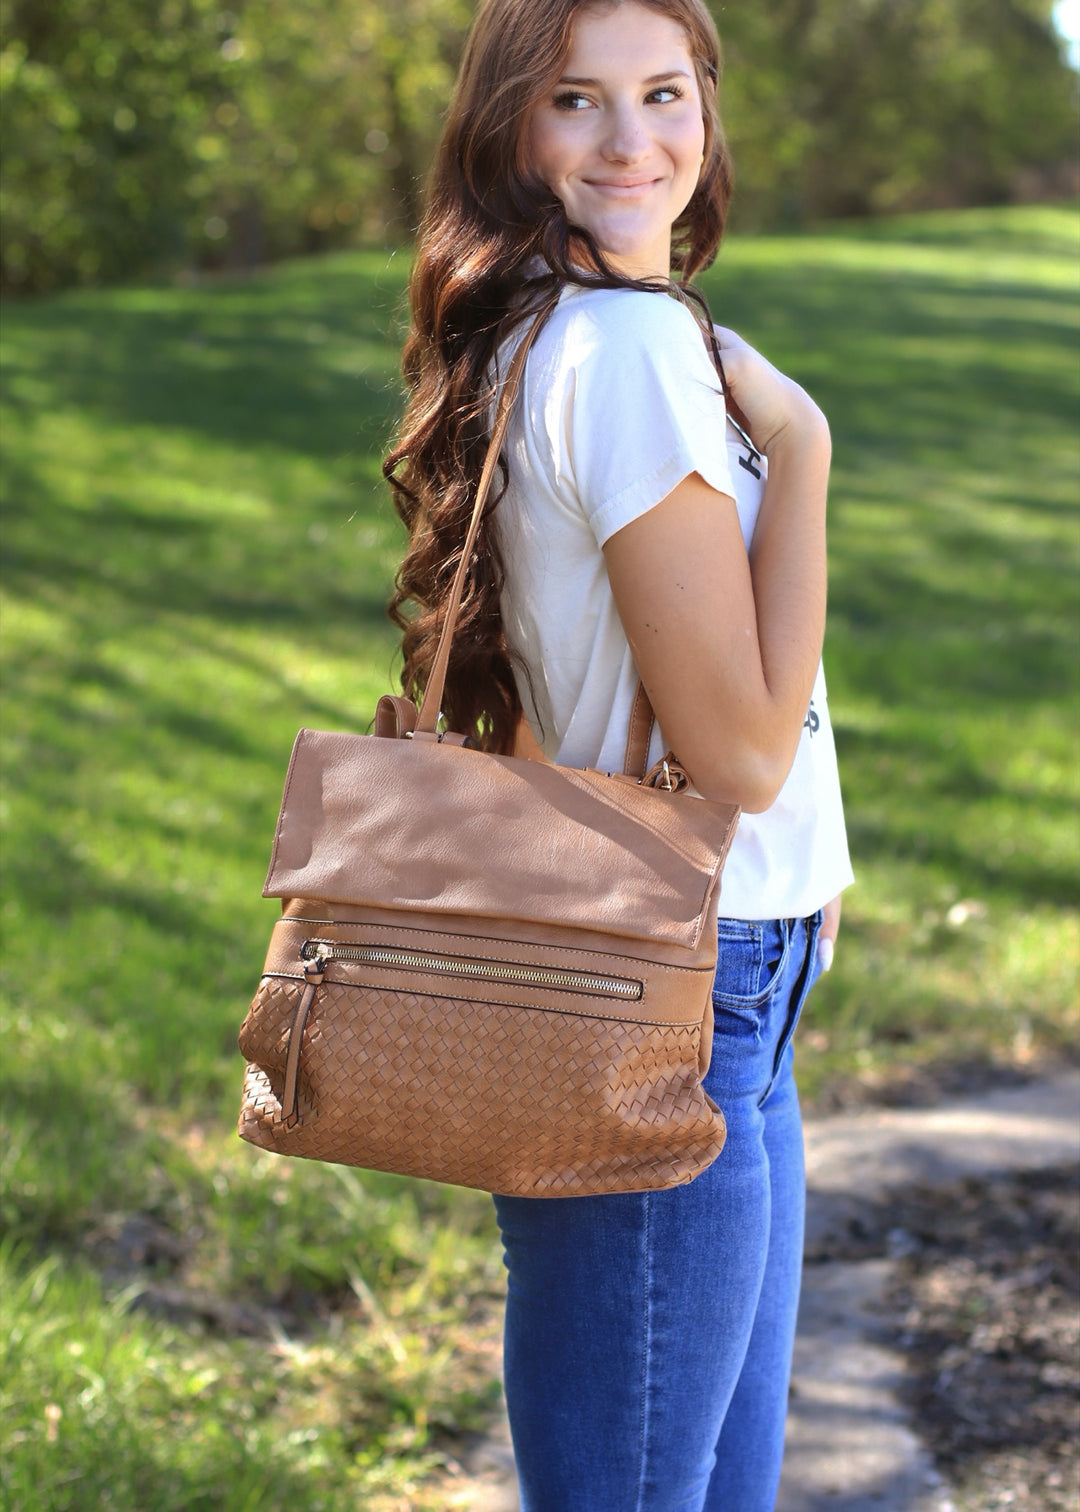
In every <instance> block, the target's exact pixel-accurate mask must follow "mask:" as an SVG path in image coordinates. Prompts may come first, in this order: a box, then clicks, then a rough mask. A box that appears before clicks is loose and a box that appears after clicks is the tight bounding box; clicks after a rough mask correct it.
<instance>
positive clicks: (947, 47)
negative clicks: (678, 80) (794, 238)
mask: <svg viewBox="0 0 1080 1512" xmlns="http://www.w3.org/2000/svg"><path fill="white" fill-rule="evenodd" d="M1051 12H1052V3H1051V0H947V3H942V0H907V3H905V4H903V5H897V4H893V3H891V0H869V3H867V0H815V3H810V4H808V3H805V0H765V3H764V4H762V5H759V6H753V7H751V6H747V7H742V8H738V7H721V8H717V11H716V14H717V20H718V23H719V26H720V28H721V34H722V36H723V39H724V43H725V57H726V65H725V78H724V84H723V92H722V104H723V110H724V115H725V119H726V121H727V123H728V129H729V133H730V136H731V139H732V145H733V149H734V153H735V160H736V167H737V169H738V178H739V190H738V196H737V199H736V214H737V215H738V216H739V217H740V219H741V223H742V224H744V225H745V224H751V223H756V224H763V223H764V224H771V225H776V224H777V223H783V222H785V221H787V222H788V223H791V224H801V223H803V222H805V221H807V220H817V219H821V218H823V217H830V216H837V215H840V216H847V215H866V214H869V213H874V212H892V211H895V210H898V209H903V208H905V207H910V206H914V205H920V204H922V205H926V204H931V205H933V204H937V205H946V204H954V205H955V204H985V203H994V202H997V201H1000V200H1003V199H1007V198H1008V197H1009V196H1010V194H1011V193H1012V192H1013V190H1014V189H1016V188H1017V187H1020V186H1021V184H1022V183H1025V182H1026V183H1028V184H1029V187H1032V188H1036V189H1041V190H1042V191H1043V192H1044V193H1045V192H1046V191H1047V190H1052V189H1053V187H1054V186H1055V184H1060V183H1062V182H1065V183H1068V182H1070V178H1069V174H1068V173H1067V172H1066V171H1064V170H1063V165H1068V164H1070V163H1071V162H1072V161H1073V150H1072V147H1071V146H1070V143H1071V142H1072V140H1073V138H1074V135H1075V116H1076V90H1077V80H1076V76H1075V74H1074V73H1072V71H1071V70H1070V69H1069V68H1068V67H1067V66H1066V65H1065V63H1064V62H1063V60H1062V56H1061V44H1060V42H1059V40H1058V39H1057V38H1056V37H1055V35H1054V32H1053V27H1052V21H1051ZM1024 169H1027V170H1028V173H1027V176H1026V179H1025V177H1024V175H1023V174H1022V172H1021V170H1024Z"/></svg>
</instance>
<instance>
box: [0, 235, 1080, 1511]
mask: <svg viewBox="0 0 1080 1512" xmlns="http://www.w3.org/2000/svg"><path fill="white" fill-rule="evenodd" d="M1076 254H1077V234H1076V217H1075V214H1074V213H1072V212H1071V211H1069V210H1066V209H1061V210H1055V209H1029V208H1024V209H1014V210H1001V211H979V212H967V213H963V214H952V213H949V214H938V215H932V216H925V217H915V218H907V219H904V220H901V221H894V222H885V223H880V224H875V225H873V226H867V227H863V226H855V227H851V226H844V227H841V228H837V229H833V230H830V231H828V232H826V233H823V234H821V235H817V236H814V237H800V238H798V239H788V238H760V239H747V240H745V241H741V242H739V241H736V242H733V243H732V244H731V246H730V247H729V248H728V249H726V250H725V252H724V253H723V255H722V257H721V259H720V262H719V265H718V267H717V269H716V270H715V271H714V272H713V273H712V274H711V275H710V276H709V278H708V280H707V288H708V292H709V294H710V297H711V300H712V303H713V308H714V312H715V314H716V316H717V318H718V319H720V320H722V321H723V323H724V324H727V325H732V326H734V327H736V328H737V329H739V330H741V331H742V332H743V333H744V334H745V335H747V336H748V337H749V338H750V339H751V340H753V341H755V342H756V343H757V344H758V345H760V346H762V347H763V348H764V349H765V350H766V352H767V353H768V354H769V355H770V356H771V357H772V358H773V359H774V360H775V361H777V362H778V363H779V364H780V365H782V366H786V367H787V368H788V369H789V370H790V371H791V372H793V373H794V374H795V375H796V376H797V377H799V378H800V380H801V381H803V382H804V383H806V384H807V385H808V386H809V387H811V389H812V391H813V392H814V393H815V395H816V396H817V397H818V398H819V399H820V400H821V402H822V403H823V405H824V407H825V409H826V410H827V412H828V414H829V416H830V419H831V420H832V423H833V431H834V440H835V452H836V464H835V472H834V478H835V484H834V490H833V508H832V521H833V523H832V535H831V549H832V563H833V568H832V597H831V612H830V632H829V645H828V650H827V667H828V671H829V678H830V695H831V696H830V702H831V706H832V713H833V720H834V723H835V725H836V729H837V739H838V744H839V748H840V756H841V762H842V774H843V777H844V782H845V789H846V794H847V802H848V812H849V824H850V833H851V840H852V846H853V850H854V853H855V860H856V868H857V872H858V886H857V887H856V888H855V889H854V890H853V891H852V892H851V893H850V894H849V899H848V903H847V907H846V917H845V925H844V929H843V932H842V935H841V941H840V945H839V948H838V950H837V961H836V966H835V968H834V970H833V972H832V973H831V975H830V976H829V977H828V978H827V979H826V981H825V982H824V983H823V984H822V987H821V988H820V990H819V992H818V993H817V994H816V997H815V1001H814V1003H813V1005H812V1008H811V1010H810V1011H809V1013H808V1018H807V1022H806V1023H805V1025H804V1029H803V1032H802V1054H801V1073H802V1076H801V1079H802V1082H803V1085H804V1087H805V1088H806V1089H807V1091H808V1093H809V1094H810V1096H811V1097H818V1098H821V1099H825V1098H827V1097H829V1096H830V1095H832V1094H833V1092H834V1091H835V1089H836V1088H838V1087H842V1088H846V1089H851V1088H852V1087H862V1088H868V1089H870V1090H871V1091H873V1090H875V1089H879V1088H880V1087H882V1086H883V1085H891V1084H893V1083H895V1082H896V1081H898V1080H899V1081H908V1082H916V1083H917V1082H918V1080H919V1077H920V1076H921V1075H922V1074H923V1071H922V1068H924V1067H934V1068H935V1070H934V1074H935V1075H939V1074H940V1067H941V1066H942V1065H945V1066H948V1067H952V1068H959V1070H961V1071H962V1070H963V1068H967V1067H972V1066H976V1065H978V1064H979V1063H999V1064H1004V1065H1012V1064H1020V1065H1028V1064H1031V1063H1032V1062H1034V1061H1036V1060H1038V1059H1039V1058H1052V1057H1054V1056H1057V1055H1061V1054H1064V1053H1066V1047H1067V1046H1068V1045H1069V1043H1070V1041H1071V1039H1072V1038H1073V1036H1074V1035H1075V1031H1076V1026H1077V1014H1076V996H1077V993H1076V987H1077V978H1076V972H1077V932H1076V914H1075V901H1076V863H1077V857H1078V849H1080V833H1078V828H1077V821H1076V818H1075V813H1076V810H1075V800H1076V788H1077V761H1076V751H1077V740H1076V737H1077V708H1078V704H1077V690H1076V674H1077V654H1076V653H1077V649H1078V639H1080V603H1078V590H1077V582H1078V579H1077V576H1076V567H1077V555H1078V550H1077V548H1078V545H1080V541H1078V528H1077V517H1076V513H1075V504H1076V494H1077V484H1078V480H1080V443H1078V441H1077V437H1076V430H1075V420H1076V414H1077V381H1076V379H1077V347H1076V325H1077V316H1078V309H1077V301H1076V292H1077V289H1076V283H1077V279H1076V266H1077V263H1076ZM406 271H407V270H406V262H405V259H404V258H403V257H400V256H399V257H398V258H396V259H391V260H389V261H388V260H387V258H386V257H385V256H384V255H383V254H355V255H348V256H339V257H333V258H327V259H325V260H320V261H308V262H300V263H294V264H290V265H285V266H282V267H278V268H275V269H273V270H271V271H269V272H268V273H266V274H265V275H262V276H260V277H258V278H255V279H251V280H249V281H244V282H231V283H221V284H216V285H213V286H209V287H193V288H183V289H181V288H134V289H122V290H110V291H105V292H91V293H77V294H71V295H64V296H59V297H56V298H51V299H48V300H45V301H41V302H38V303H27V304H22V305H15V306H10V307H8V308H7V310H6V312H5V316H4V322H3V327H4V330H3V363H4V379H5V389H4V401H3V403H4V407H3V427H4V446H5V452H6V478H5V485H6V486H5V501H6V523H5V527H4V546H5V555H6V597H5V603H4V610H3V640H4V653H5V661H6V671H5V676H6V689H7V703H6V714H5V718H4V721H3V727H2V731H0V736H2V743H3V751H4V760H5V764H6V771H7V786H6V788H5V795H4V800H3V816H4V821H5V831H6V833H5V840H4V860H5V866H4V886H5V891H4V895H3V898H4V900H3V903H2V917H3V923H4V926H5V927H4V938H5V949H6V951H7V953H8V963H7V968H6V970H5V972H4V977H3V979H4V982H5V984H6V991H5V997H4V1001H3V1005H2V1007H0V1034H2V1038H3V1043H4V1044H5V1046H6V1047H7V1054H6V1056H5V1062H4V1069H3V1078H4V1087H3V1121H4V1132H3V1143H2V1147H0V1164H2V1168H3V1176H2V1184H0V1230H2V1234H3V1239H2V1243H0V1257H2V1264H3V1273H2V1275H0V1313H2V1314H3V1327H2V1330H0V1338H2V1339H3V1344H2V1346H0V1348H2V1351H3V1354H2V1355H0V1487H2V1489H3V1501H4V1504H5V1505H10V1506H12V1507H18V1508H22V1509H26V1512H36V1509H48V1512H54V1509H56V1512H59V1509H68V1508H70V1509H84V1508H90V1507H94V1508H97V1507H108V1508H114V1509H119V1512H148V1509H153V1512H170V1509H176V1512H180V1509H184V1512H243V1509H247V1508H252V1509H254V1508H256V1507H257V1508H259V1509H260V1512H275V1509H278V1508H282V1509H283V1508H285V1507H286V1506H288V1507H289V1508H290V1509H294V1512H316V1509H325V1512H344V1509H345V1508H346V1507H348V1508H350V1509H352V1508H355V1507H357V1506H361V1507H365V1508H369V1509H372V1512H398V1509H406V1508H410V1507H411V1508H417V1509H421V1508H436V1507H441V1506H446V1505H448V1503H447V1502H446V1500H445V1498H444V1497H442V1496H441V1495H440V1493H439V1491H438V1490H437V1479H438V1472H439V1465H440V1462H441V1456H443V1454H444V1453H445V1452H447V1449H448V1446H449V1448H450V1449H452V1445H453V1441H454V1435H455V1434H458V1433H461V1432H462V1431H465V1430H467V1429H469V1428H470V1427H473V1426H475V1425H476V1424H477V1423H479V1422H482V1420H483V1414H484V1412H485V1411H486V1409H487V1407H488V1405H489V1404H490V1402H491V1400H492V1390H493V1387H492V1384H491V1379H490V1353H489V1346H490V1341H491V1339H492V1337H493V1335H494V1332H495V1330H496V1328H497V1310H498V1308H497V1301H498V1296H499V1292H500V1287H501V1279H500V1270H499V1261H498V1253H497V1242H496V1240H495V1237H494V1225H493V1221H492V1218H491V1216H490V1211H489V1204H488V1202H487V1200H486V1199H485V1198H484V1197H482V1196H480V1195H478V1194H473V1193H463V1192H458V1191H455V1190H447V1189H440V1188H435V1187H432V1186H427V1185H423V1184H420V1183H412V1182H408V1181H404V1180H398V1179H396V1178H391V1177H381V1176H372V1175H368V1174H361V1173H357V1172H352V1171H342V1170H338V1169H333V1168H320V1167H317V1166H310V1165H307V1164H306V1163H303V1162H295V1163H290V1162H288V1161H276V1160H275V1158H274V1157H272V1156H264V1155H261V1154H260V1153H258V1152H256V1151H254V1150H251V1149H250V1148H248V1147H247V1146H242V1145H240V1144H239V1142H238V1141H237V1140H236V1138H235V1136H234V1134H233V1124H234V1120H235V1113H236V1105H237V1098H238V1090H239V1075H240V1069H241V1067H240V1061H239V1057H238V1055H237V1054H236V1052H235V1033H236V1029H237V1027H238V1025H239V1022H240V1019H241V1018H242V1016H243V1013H244V1010H245V1007H246V1003H247V1000H248V999H249V998H250V996H251V993H252V991H253V989H254V985H255V982H256V979H257V974H258V971H259V967H260V964H261V959H262V954H263V952H264V949H265V944H266V938H267V936H268V931H269V926H270V923H271V920H272V917H273V914H274V909H275V905H272V904H269V903H264V902H263V901H262V900H261V899H260V897H259V888H260V886H261V882H262V877H263V873H264V869H265V863H266V858H267V854H268V848H269V841H270V837H271V833H272V828H273V823H274V818H275V815H276V811H277V804H278V800H279V797H280V789H281V781H282V778H283V775H284V768H285V762H286V760H287V756H288V752H289V748H290V744H291V740H292V736H293V734H294V732H295V730H296V728H297V726H299V725H300V724H308V725H314V726H317V727H322V728H341V729H344V728H360V729H363V728H365V727H366V726H367V724H368V721H369V720H370V718H371V715H372V713H373V708H374V701H375V699H376V697H377V696H378V694H379V693H380V692H382V691H384V690H386V689H387V688H389V687H390V685H391V682H392V681H393V678H394V667H395V663H394V649H395V648H394V639H393V637H392V635H391V633H390V630H389V627H388V626H387V625H386V623H385V621H384V618H383V604H384V602H385V598H386V596H387V591H388V585H389V581H390V577H391V574H392V571H393V567H394V564H395V561H396V557H397V553H398V550H399V545H400V538H399V533H398V529H397V526H396V522H395V520H394V518H393V515H392V511H391V509H390V506H389V502H388V499H387V496H386V491H385V489H384V488H383V487H382V486H381V482H380V479H379V472H378V463H379V457H380V453H381V450H382V448H383V447H384V445H385V442H386V439H387V436H388V434H389V431H390V427H391V425H392V423H393V417H394V415H395V413H396V410H397V406H398V403H399V388H398V383H397V346H398V339H399V331H400V311H401V299H402V293H403V287H404V281H405V277H406ZM136 1299H141V1302H140V1305H139V1306H137V1307H133V1305H132V1304H133V1302H134V1301H135V1300H136ZM251 1382H255V1383H257V1384H256V1385H255V1386H254V1387H252V1386H251V1385H250V1383H251Z"/></svg>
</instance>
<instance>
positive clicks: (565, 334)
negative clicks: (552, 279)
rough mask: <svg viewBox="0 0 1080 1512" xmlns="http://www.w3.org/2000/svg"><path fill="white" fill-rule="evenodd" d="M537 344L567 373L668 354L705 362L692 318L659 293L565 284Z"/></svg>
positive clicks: (681, 306) (698, 329)
mask: <svg viewBox="0 0 1080 1512" xmlns="http://www.w3.org/2000/svg"><path fill="white" fill-rule="evenodd" d="M538 344H539V346H540V350H541V352H542V353H543V354H544V355H545V356H546V357H548V358H549V359H550V358H552V357H555V356H556V355H557V356H558V357H559V358H561V362H562V363H563V364H565V365H568V366H570V367H578V366H580V365H581V364H583V363H587V362H590V361H603V362H605V363H608V362H611V361H618V362H622V361H635V360H636V359H640V358H646V359H648V358H649V357H650V356H653V357H655V356H656V355H657V354H660V353H662V354H664V355H665V357H667V358H668V359H670V357H671V355H672V353H673V352H674V351H679V352H681V353H685V354H686V356H687V357H688V358H691V357H692V358H695V359H697V358H700V357H706V360H708V359H707V356H706V352H705V343H704V337H703V333H702V330H701V327H700V326H699V325H698V323H697V321H696V320H695V318H694V316H693V314H692V312H691V311H690V310H689V309H688V308H687V306H686V305H684V304H682V303H681V302H680V301H679V300H678V299H675V298H673V297H672V296H671V295H670V294H667V293H665V292H664V291H663V290H657V291H656V292H655V293H653V292H651V291H649V290H645V289H589V288H584V287H582V286H580V285H574V284H568V285H567V286H566V288H565V289H564V290H563V293H562V296H561V298H560V300H559V303H558V305H557V306H556V307H555V310H554V311H553V313H552V315H551V316H550V317H549V319H548V321H547V323H546V325H545V327H544V329H543V330H542V331H541V333H540V336H539V340H538Z"/></svg>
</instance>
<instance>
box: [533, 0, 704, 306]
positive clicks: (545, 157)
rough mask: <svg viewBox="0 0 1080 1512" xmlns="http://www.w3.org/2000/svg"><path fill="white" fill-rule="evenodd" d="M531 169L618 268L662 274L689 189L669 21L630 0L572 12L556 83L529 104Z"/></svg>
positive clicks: (687, 125) (674, 32) (686, 92)
mask: <svg viewBox="0 0 1080 1512" xmlns="http://www.w3.org/2000/svg"><path fill="white" fill-rule="evenodd" d="M526 144H527V146H526V150H527V152H528V155H529V159H530V162H531V165H532V167H533V168H535V169H536V170H537V172H538V173H539V174H540V176H541V178H542V179H543V180H544V182H545V183H546V184H547V185H548V187H549V188H550V189H551V190H552V191H553V193H554V194H556V195H557V196H558V198H559V199H560V200H561V201H562V203H563V205H564V206H565V208H566V214H567V218H568V219H569V220H570V221H572V222H573V223H574V224H576V225H579V226H584V227H585V228H586V229H587V230H589V231H591V232H592V234H593V236H594V237H595V238H596V241H597V244H598V246H599V247H600V249H601V251H603V252H604V253H606V254H607V256H608V258H609V260H610V262H611V263H612V264H613V266H614V267H616V268H617V269H618V270H619V271H620V272H622V273H627V274H629V275H630V276H632V277H634V278H647V277H656V276H661V277H665V278H666V277H667V276H668V273H669V272H670V269H671V228H672V225H673V224H674V222H675V221H676V220H677V219H678V217H679V216H680V215H681V214H682V212H683V211H684V210H685V209H686V206H687V205H688V204H689V202H690V197H691V195H692V194H693V192H694V190H695V188H696V187H697V181H698V175H699V173H700V172H701V162H702V153H703V152H704V149H705V124H704V121H703V119H702V107H701V95H700V93H699V91H698V85H697V76H696V74H695V72H694V64H693V60H692V59H691V57H690V53H689V50H688V48H687V42H686V36H685V33H684V32H683V30H682V28H681V27H680V26H679V25H678V23H677V22H675V21H673V20H672V19H671V17H670V16H665V15H662V14H661V13H660V12H659V11H655V10H651V9H649V8H648V7H647V6H644V5H639V4H637V3H636V0H623V3H622V4H619V5H615V6H612V7H606V6H605V7H604V8H602V9H589V10H585V11H582V12H580V13H579V15H578V17H577V20H576V21H575V23H574V30H573V37H572V41H571V44H570V54H569V56H568V58H567V60H566V65H565V67H564V68H563V71H562V75H561V77H560V78H559V79H558V80H557V81H556V83H555V84H554V85H553V87H552V88H551V90H550V91H549V93H548V94H547V95H546V96H545V97H544V98H543V99H542V100H541V101H540V103H539V104H538V105H536V106H535V107H534V109H533V112H532V115H531V117H530V120H529V126H528V133H527V138H526Z"/></svg>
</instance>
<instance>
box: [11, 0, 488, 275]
mask: <svg viewBox="0 0 1080 1512" xmlns="http://www.w3.org/2000/svg"><path fill="white" fill-rule="evenodd" d="M467 20H468V7H467V6H466V5H465V4H464V0H423V3H420V0H404V3H400V4H398V5H395V6H393V7H385V6H382V5H379V4H376V3H375V0H245V3H243V4H241V3H240V0H237V5H236V8H235V9H233V10H220V9H218V7H217V5H216V4H215V3H211V0H153V3H149V0H57V3H56V4H50V5H49V6H47V7H43V6H41V5H39V4H37V3H36V0H3V3H2V4H0V32H2V39H0V47H2V51H0V82H2V84H3V90H4V115H5V136H6V165H7V166H6V172H5V178H4V191H3V201H2V206H0V208H2V212H3V226H4V232H3V241H2V268H0V277H2V281H3V285H4V287H5V288H8V289H17V290H24V291H40V290H44V289H48V288H54V287H57V286H60V285H64V284H71V283H92V282H99V281H114V280H116V279H117V278H120V277H123V276H125V275H130V274H132V273H136V272H140V271H143V270H145V269H155V268H156V269H161V268H168V267H181V266H183V265H185V264H190V263H191V262H196V263H199V264H201V265H203V266H208V267H214V266H217V265H220V264H222V263H224V264H233V265H244V266H252V265H254V264H257V263H260V262H263V261H265V260H267V259H271V258H277V257H281V256H283V255H286V254H289V253H295V252H300V251H316V250H320V249H322V248H324V247H327V246H333V245H340V244H341V243H342V242H344V241H349V240H355V239H357V238H358V237H359V238H362V239H367V240H371V239H372V238H381V237H382V236H383V235H384V234H389V235H391V236H394V235H396V236H397V238H398V239H404V238H405V237H406V236H407V235H408V234H409V233H410V231H411V230H412V228H413V227H414V226H415V223H416V219H417V217H418V213H419V200H418V194H419V188H418V186H419V182H420V180H421V178H422V176H423V173H424V171H425V168H426V165H427V162H428V160H429V158H430V155H431V152H432V148H433V144H434V140H435V136H436V134H437V131H438V123H439V113H440V110H441V108H442V105H443V103H444V101H445V99H446V97H447V96H448V94H449V90H450V86H451V82H452V78H453V71H454V66H455V64H456V60H457V54H458V51H459V50H460V46H461V41H462V31H463V29H464V26H465V25H466V24H467Z"/></svg>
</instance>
